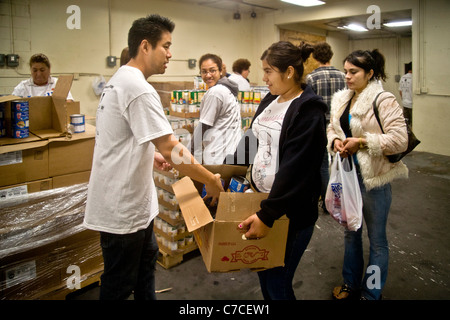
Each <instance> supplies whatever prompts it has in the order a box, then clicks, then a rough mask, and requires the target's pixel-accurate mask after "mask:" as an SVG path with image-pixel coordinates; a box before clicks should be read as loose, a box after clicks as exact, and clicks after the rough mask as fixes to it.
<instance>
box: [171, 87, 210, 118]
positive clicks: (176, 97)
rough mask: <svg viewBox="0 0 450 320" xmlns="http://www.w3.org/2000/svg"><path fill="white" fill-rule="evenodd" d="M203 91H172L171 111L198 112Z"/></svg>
mask: <svg viewBox="0 0 450 320" xmlns="http://www.w3.org/2000/svg"><path fill="white" fill-rule="evenodd" d="M205 92H206V91H205V90H174V91H172V96H171V109H172V111H174V112H189V113H194V112H199V111H200V102H201V101H202V99H203V96H204V94H205Z"/></svg>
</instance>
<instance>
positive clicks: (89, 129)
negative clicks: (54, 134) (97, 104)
mask: <svg viewBox="0 0 450 320" xmlns="http://www.w3.org/2000/svg"><path fill="white" fill-rule="evenodd" d="M95 130H96V129H95V126H93V125H91V124H86V125H85V132H80V133H73V134H68V135H65V136H63V137H58V138H52V139H50V142H66V141H75V140H83V139H91V138H94V137H95Z"/></svg>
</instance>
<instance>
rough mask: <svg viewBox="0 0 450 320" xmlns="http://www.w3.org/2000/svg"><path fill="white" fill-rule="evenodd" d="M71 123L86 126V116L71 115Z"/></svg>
mask: <svg viewBox="0 0 450 320" xmlns="http://www.w3.org/2000/svg"><path fill="white" fill-rule="evenodd" d="M70 123H71V124H73V125H77V124H84V114H71V115H70Z"/></svg>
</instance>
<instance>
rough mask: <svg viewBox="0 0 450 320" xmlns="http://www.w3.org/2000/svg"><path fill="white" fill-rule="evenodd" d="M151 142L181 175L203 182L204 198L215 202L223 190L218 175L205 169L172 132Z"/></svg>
mask: <svg viewBox="0 0 450 320" xmlns="http://www.w3.org/2000/svg"><path fill="white" fill-rule="evenodd" d="M152 142H153V144H154V145H155V147H156V148H157V149H158V151H159V152H160V153H161V155H162V156H163V157H164V159H166V161H167V162H168V163H170V165H171V166H172V167H173V168H175V169H177V170H178V171H179V172H180V173H181V174H182V175H185V176H189V177H190V178H191V179H193V180H196V181H199V182H201V183H203V184H205V189H206V197H205V198H212V200H211V204H212V205H214V204H216V202H217V200H218V199H219V195H220V192H223V191H224V190H223V187H222V182H221V180H220V175H215V174H212V173H211V172H210V171H208V170H206V169H205V168H204V167H203V166H202V165H201V164H199V163H198V162H197V161H196V160H195V158H194V157H193V156H192V154H191V153H190V152H189V151H188V149H187V148H186V147H185V146H184V145H183V144H181V143H180V142H179V141H178V140H177V139H176V138H175V137H174V136H173V135H172V134H168V135H165V136H162V137H159V138H156V139H154V140H152Z"/></svg>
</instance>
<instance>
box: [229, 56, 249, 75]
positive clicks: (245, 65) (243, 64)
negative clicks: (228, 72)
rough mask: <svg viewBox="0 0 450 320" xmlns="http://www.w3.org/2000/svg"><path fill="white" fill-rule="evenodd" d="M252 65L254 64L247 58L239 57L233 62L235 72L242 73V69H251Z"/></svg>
mask: <svg viewBox="0 0 450 320" xmlns="http://www.w3.org/2000/svg"><path fill="white" fill-rule="evenodd" d="M251 65H252V64H251V63H250V61H248V60H247V59H237V60H236V61H235V62H233V72H237V73H239V74H241V73H242V71H244V70H248V69H250V66H251Z"/></svg>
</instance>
